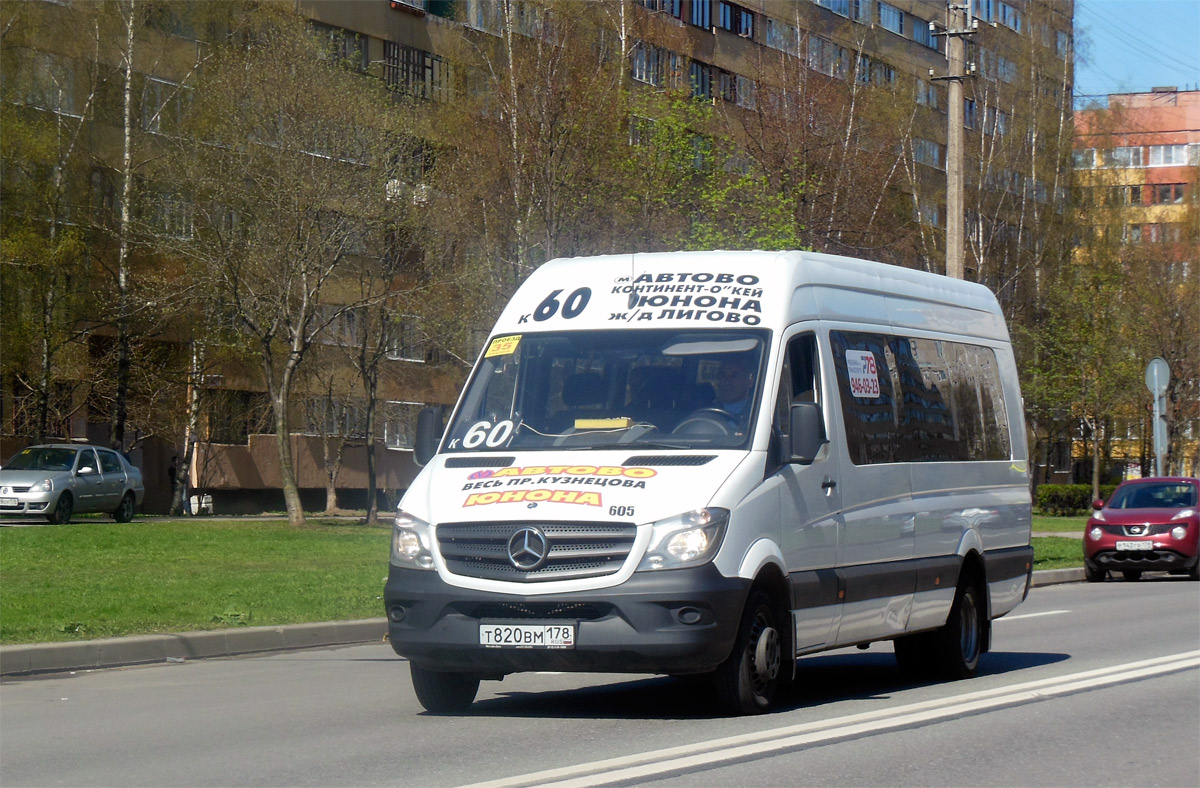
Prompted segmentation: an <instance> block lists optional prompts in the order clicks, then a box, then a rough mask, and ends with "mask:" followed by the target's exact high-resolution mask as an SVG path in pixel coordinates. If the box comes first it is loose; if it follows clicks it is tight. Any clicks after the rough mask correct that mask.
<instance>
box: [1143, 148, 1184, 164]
mask: <svg viewBox="0 0 1200 788" xmlns="http://www.w3.org/2000/svg"><path fill="white" fill-rule="evenodd" d="M1187 148H1188V146H1187V145H1186V144H1184V145H1151V146H1150V166H1151V167H1183V166H1185V165H1186V164H1187V160H1188V155H1187Z"/></svg>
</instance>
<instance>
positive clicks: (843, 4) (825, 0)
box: [813, 0, 850, 19]
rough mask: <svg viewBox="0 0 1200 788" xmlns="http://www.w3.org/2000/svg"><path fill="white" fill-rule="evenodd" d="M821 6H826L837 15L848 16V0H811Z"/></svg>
mask: <svg viewBox="0 0 1200 788" xmlns="http://www.w3.org/2000/svg"><path fill="white" fill-rule="evenodd" d="M813 2H814V3H816V4H817V5H819V6H821V7H822V8H828V9H829V10H830V11H832V12H833V13H835V14H837V15H838V16H844V17H846V18H847V19H849V18H850V0H813Z"/></svg>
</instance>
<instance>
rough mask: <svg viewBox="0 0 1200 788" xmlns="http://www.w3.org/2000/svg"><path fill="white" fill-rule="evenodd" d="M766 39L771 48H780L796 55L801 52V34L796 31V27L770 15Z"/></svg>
mask: <svg viewBox="0 0 1200 788" xmlns="http://www.w3.org/2000/svg"><path fill="white" fill-rule="evenodd" d="M766 40H767V46H769V47H771V49H778V50H779V51H780V52H787V53H788V54H789V55H796V54H799V52H800V36H799V35H798V34H797V33H796V28H795V27H794V26H793V25H788V24H785V23H783V22H778V21H776V20H774V19H771V18H770V17H767V35H766Z"/></svg>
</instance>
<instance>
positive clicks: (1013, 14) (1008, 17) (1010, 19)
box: [999, 0, 1021, 33]
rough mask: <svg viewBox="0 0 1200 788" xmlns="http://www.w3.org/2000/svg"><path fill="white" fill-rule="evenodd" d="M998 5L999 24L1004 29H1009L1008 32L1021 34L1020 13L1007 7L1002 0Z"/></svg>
mask: <svg viewBox="0 0 1200 788" xmlns="http://www.w3.org/2000/svg"><path fill="white" fill-rule="evenodd" d="M999 5H1000V24H1002V25H1004V26H1005V27H1007V28H1009V29H1010V30H1015V31H1017V32H1018V33H1020V32H1021V12H1020V11H1018V10H1017V9H1016V8H1014V7H1013V6H1011V5H1009V4H1008V3H1005V2H1004V1H1003V0H1001V2H1000V3H999Z"/></svg>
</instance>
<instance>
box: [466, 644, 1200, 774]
mask: <svg viewBox="0 0 1200 788" xmlns="http://www.w3.org/2000/svg"><path fill="white" fill-rule="evenodd" d="M1196 667H1200V651H1189V652H1185V653H1182V654H1173V655H1170V656H1166V657H1155V658H1153V659H1147V660H1142V661H1140V662H1131V663H1128V664H1125V665H1116V666H1111V667H1106V668H1098V669H1095V670H1087V671H1082V672H1080V673H1072V674H1069V675H1066V676H1054V677H1051V678H1046V679H1038V680H1036V681H1028V682H1024V683H1021V684H1014V685H1011V686H1007V687H997V688H994V689H988V690H980V691H977V692H968V693H964V694H962V695H956V696H953V697H949V698H938V699H935V700H928V701H922V702H919V703H912V704H908V705H905V706H899V707H896V708H887V709H878V710H876V711H869V712H863V713H860V714H851V715H848V716H845V717H837V718H834V719H830V720H820V721H816V722H807V723H802V724H799V725H789V726H785V727H782V728H775V729H773V730H768V731H761V732H758V733H748V734H743V735H740V736H729V737H726V738H722V739H713V740H711V741H707V742H698V743H694V744H686V745H682V746H678V747H668V748H665V749H662V750H655V751H653V752H644V753H638V754H635V755H629V756H623V757H620V758H608V759H605V760H600V761H593V762H591V763H583V764H578V765H575V766H566V767H562V768H558V769H547V770H545V771H541V772H533V773H530V774H523V775H517V776H515V777H507V778H502V779H499V780H490V781H487V782H482V783H475V784H474V785H471V786H464V788H522V787H523V786H535V785H536V786H558V788H588V787H590V786H597V785H608V784H611V783H615V782H621V781H628V780H642V779H647V778H649V777H653V776H656V775H659V774H664V773H667V772H675V771H681V770H688V769H695V768H700V767H705V766H712V765H714V764H718V763H721V762H725V761H732V760H737V759H741V758H751V757H760V756H762V755H766V754H768V753H771V752H776V751H780V750H787V749H792V748H795V747H801V746H804V745H811V744H817V743H821V742H825V741H830V740H833V739H844V738H851V737H855V736H861V735H865V734H869V733H878V732H882V731H886V730H891V729H894V728H903V727H907V726H910V725H916V724H920V723H926V722H931V721H935V720H941V719H946V718H952V717H957V716H960V715H962V714H970V713H974V712H978V711H984V710H988V709H994V708H1000V707H1002V706H1011V705H1015V704H1018V703H1026V702H1029V701H1033V700H1040V699H1044V698H1050V697H1054V696H1056V695H1065V694H1068V693H1072V692H1079V691H1081V690H1085V689H1093V688H1096V687H1103V686H1107V685H1110V684H1119V683H1121V682H1125V681H1134V680H1137V679H1141V678H1146V677H1149V676H1155V675H1159V674H1163V673H1171V672H1175V671H1179V670H1186V669H1188V668H1196Z"/></svg>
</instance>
